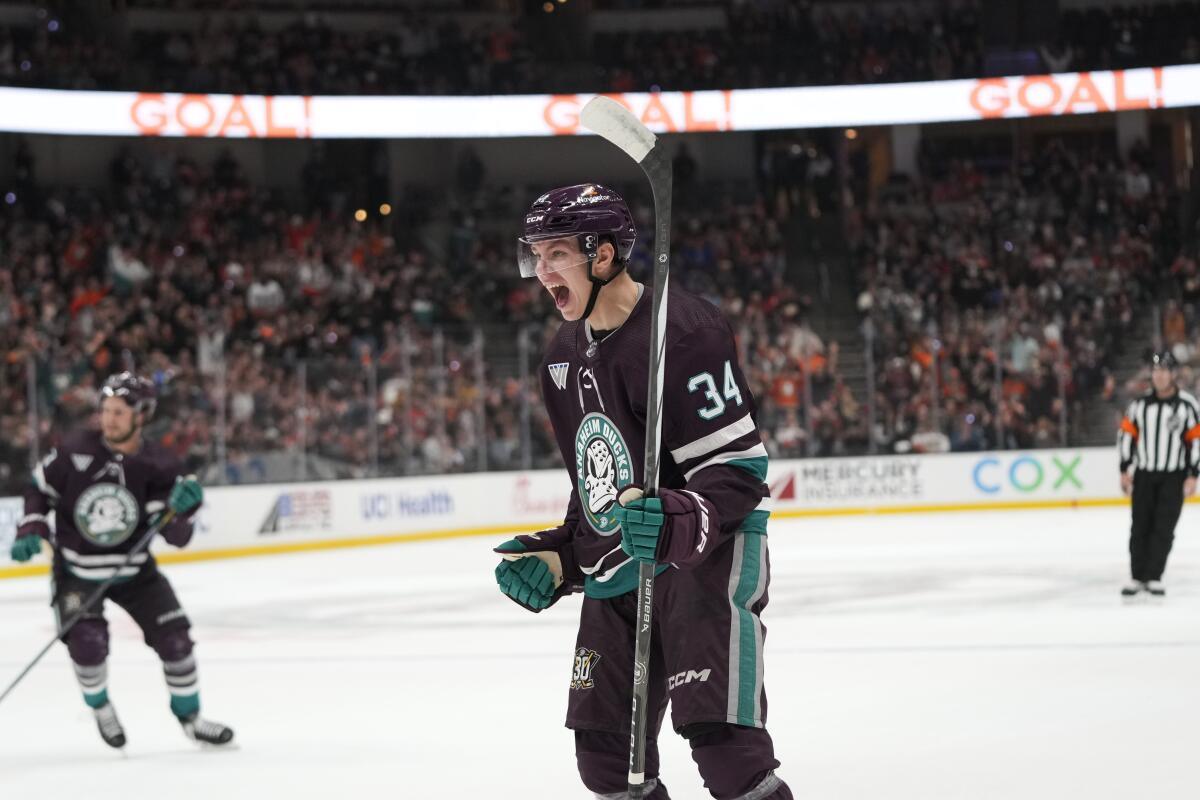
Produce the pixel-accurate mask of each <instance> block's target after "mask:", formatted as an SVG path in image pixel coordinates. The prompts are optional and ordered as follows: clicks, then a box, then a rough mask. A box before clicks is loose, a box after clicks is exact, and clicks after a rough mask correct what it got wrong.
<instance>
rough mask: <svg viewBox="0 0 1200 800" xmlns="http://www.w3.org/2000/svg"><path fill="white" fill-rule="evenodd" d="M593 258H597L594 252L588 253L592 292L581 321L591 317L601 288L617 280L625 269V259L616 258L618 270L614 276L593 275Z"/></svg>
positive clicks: (589, 278) (589, 279)
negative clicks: (600, 276) (599, 276)
mask: <svg viewBox="0 0 1200 800" xmlns="http://www.w3.org/2000/svg"><path fill="white" fill-rule="evenodd" d="M593 260H595V255H594V254H592V253H589V254H588V281H590V282H592V293H590V294H589V295H588V305H587V307H586V308H584V309H583V315H582V317H580V321H582V320H584V319H587V318H588V317H590V315H592V309H594V308H595V307H596V300H599V299H600V289H602V288H604V287H606V285H608V284H610V283H612V282H613V281H616V279H617V276H618V275H620V273H622V272H624V271H625V261H620V260H614V263H616V264H617V271H616V272H613V273H612V277H610V278H608V279H605V278H598V277H596V276H595V275H593V273H592V261H593Z"/></svg>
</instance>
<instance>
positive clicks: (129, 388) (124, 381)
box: [100, 370, 158, 422]
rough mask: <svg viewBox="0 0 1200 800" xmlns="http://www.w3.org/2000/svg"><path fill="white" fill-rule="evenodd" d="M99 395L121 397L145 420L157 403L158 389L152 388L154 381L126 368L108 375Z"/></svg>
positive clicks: (148, 419)
mask: <svg viewBox="0 0 1200 800" xmlns="http://www.w3.org/2000/svg"><path fill="white" fill-rule="evenodd" d="M100 396H101V398H104V397H119V398H121V399H122V400H124V401H125V402H126V403H128V404H129V406H130V407H131V408H132V409H133V410H134V411H138V412H141V413H142V414H143V415H144V416H143V419H144V420H145V421H146V422H149V421H150V418H151V417H153V416H154V409H155V407H156V406H157V405H158V391H157V390H156V389H155V388H154V382H153V381H151V380H150V379H148V378H142V377H139V376H138V375H134V374H133V373H132V372H129V371H128V370H127V371H125V372H118V373H117V374H115V375H110V376H109V377H108V380H106V381H105V382H104V388H102V389H101V390H100Z"/></svg>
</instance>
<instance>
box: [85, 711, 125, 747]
mask: <svg viewBox="0 0 1200 800" xmlns="http://www.w3.org/2000/svg"><path fill="white" fill-rule="evenodd" d="M92 711H93V713H94V714H95V715H96V727H97V728H99V729H100V736H101V738H103V739H104V743H105V744H107V745H108V746H109V747H115V748H117V749H118V750H120V749H121V748H122V747H124V746H125V729H124V728H123V727H121V720H119V719H117V710H116V709H115V708H113V705H112V703H105V704H104V705H102V706H100V707H99V708H95V709H92Z"/></svg>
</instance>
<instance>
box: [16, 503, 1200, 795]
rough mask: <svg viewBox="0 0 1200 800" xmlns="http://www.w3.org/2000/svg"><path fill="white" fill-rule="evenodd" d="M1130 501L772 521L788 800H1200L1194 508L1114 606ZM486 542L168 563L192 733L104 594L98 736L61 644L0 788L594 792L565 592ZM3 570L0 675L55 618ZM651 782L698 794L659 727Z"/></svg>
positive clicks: (772, 638) (772, 647)
mask: <svg viewBox="0 0 1200 800" xmlns="http://www.w3.org/2000/svg"><path fill="white" fill-rule="evenodd" d="M1127 519H1128V510H1127V509H1126V508H1107V509H1089V510H1075V511H1072V510H1061V511H1036V512H1035V511H1018V512H1009V513H999V512H976V513H951V514H936V515H925V516H920V515H903V516H872V517H841V518H839V517H830V518H823V519H806V520H802V521H778V520H777V521H773V522H772V523H771V528H770V530H771V538H770V548H771V557H772V564H773V580H772V584H771V589H770V593H771V602H770V605H769V607H768V609H767V613H766V615H765V621H766V624H767V627H768V629H769V634H768V636H767V674H766V685H767V691H768V695H769V697H770V705H771V712H770V721H769V722H770V729H771V731H772V733H773V734H774V736H775V741H776V747H777V753H778V755H779V756H780V758H781V760H782V761H783V767H782V769H781V770H780V774H781V775H782V776H783V777H784V778H785V779H786V780H787V781H788V782H789V783H790V784H791V786H792V787H793V790H794V791H795V792H796V797H797V798H798V800H799V799H800V798H821V799H822V800H825V799H828V798H846V799H847V800H867V799H869V800H876V799H881V798H888V799H889V800H917V798H920V800H940V799H941V798H963V799H964V800H984V799H985V798H996V799H997V800H999V799H1001V798H1003V799H1004V800H1033V798H1055V800H1064V799H1070V800H1099V799H1100V798H1113V799H1114V800H1115V799H1116V798H1121V800H1127V799H1128V798H1147V799H1148V800H1149V799H1150V798H1153V800H1171V799H1172V798H1180V800H1184V799H1185V798H1196V797H1200V535H1198V534H1197V526H1198V525H1200V509H1198V508H1196V507H1194V506H1193V507H1189V508H1188V509H1186V510H1185V512H1184V516H1183V519H1182V521H1181V522H1180V526H1179V538H1178V539H1177V541H1176V548H1175V551H1174V553H1173V554H1172V558H1171V563H1170V566H1169V569H1168V573H1167V585H1168V590H1169V596H1168V599H1167V601H1166V602H1165V603H1163V604H1161V605H1149V604H1139V605H1135V606H1123V605H1122V604H1121V603H1120V601H1119V599H1118V597H1117V590H1118V587H1119V585H1120V583H1121V582H1122V581H1123V580H1124V578H1125V577H1126V563H1127V559H1126V554H1125V547H1126V535H1127V534H1126V531H1127V528H1128V525H1127ZM492 542H493V540H492V539H479V538H473V539H459V540H451V541H443V542H431V543H424V544H406V545H396V546H390V547H379V548H367V549H354V550H335V551H326V552H316V553H306V554H297V555H287V556H273V557H262V558H248V559H240V560H236V561H225V562H204V563H195V564H180V565H169V566H167V567H165V569H166V571H167V573H168V575H169V576H170V577H171V580H172V581H173V582H174V584H175V586H176V589H177V591H178V593H179V596H180V597H181V599H182V600H183V603H184V606H185V608H186V609H187V610H188V612H189V614H190V616H191V618H192V620H193V623H194V624H195V630H194V635H195V638H196V639H197V641H198V642H199V644H198V647H197V655H198V657H199V664H200V677H201V687H202V698H203V702H204V710H205V713H206V715H207V716H210V717H212V718H214V719H218V720H220V721H223V722H226V723H228V724H230V725H232V726H233V727H235V728H236V730H237V736H238V747H237V749H236V750H232V751H227V752H225V751H216V750H200V749H198V748H197V747H196V746H195V745H193V744H191V743H190V742H188V741H187V740H186V739H184V737H183V735H182V733H181V732H180V730H179V726H178V725H177V724H176V723H175V721H174V720H173V718H172V717H171V716H170V714H169V712H168V710H167V692H166V689H165V687H164V685H163V680H162V676H161V672H160V669H159V664H158V662H157V661H156V660H155V657H154V655H153V653H152V652H151V651H150V650H149V649H147V648H146V647H145V646H143V645H142V644H141V639H140V635H139V633H138V632H137V629H136V628H135V627H134V626H133V623H132V622H130V621H129V619H128V618H127V617H125V615H124V613H123V612H121V611H120V610H119V609H116V608H114V607H111V606H110V610H109V618H110V622H111V624H112V632H113V639H114V641H113V654H112V656H111V659H110V694H111V697H112V699H113V702H114V703H115V704H116V707H117V709H118V711H119V713H120V716H121V719H122V721H123V722H124V724H125V727H126V731H127V734H128V737H129V745H128V747H127V748H126V751H125V753H124V754H121V753H118V752H116V751H113V750H110V749H108V748H107V747H106V746H105V745H104V744H103V742H102V741H101V740H100V737H99V735H98V734H97V732H96V730H95V727H94V723H93V722H92V719H91V715H90V713H89V712H88V710H87V709H86V708H85V706H84V705H83V703H82V701H81V699H80V696H79V692H78V690H77V688H76V685H75V680H74V676H73V674H72V672H71V669H70V665H69V663H68V660H67V656H66V652H65V649H64V648H61V647H57V648H55V650H54V651H52V653H51V654H50V655H49V656H47V658H46V659H45V661H44V662H43V663H42V664H41V665H40V666H39V667H38V668H37V669H36V670H35V671H34V673H33V674H32V675H30V677H29V678H27V679H26V681H25V683H24V684H22V686H21V687H20V688H19V689H18V690H17V692H16V693H15V694H14V695H13V696H12V697H10V698H9V699H8V700H7V701H6V702H5V703H4V704H3V705H0V798H5V800H8V799H9V798H13V799H14V800H15V799H16V798H20V800H25V799H26V798H29V799H30V800H33V799H34V798H36V799H37V800H58V798H62V799H63V800H67V799H68V798H69V799H70V800H80V798H86V800H101V799H102V798H114V799H115V798H120V799H121V800H135V799H136V798H170V799H171V800H183V799H184V798H202V797H203V798H214V797H220V798H229V799H230V800H232V799H233V798H276V797H280V798H282V797H286V798H289V800H291V799H292V798H318V797H319V798H329V797H335V798H340V800H351V798H376V797H379V798H441V797H445V798H488V799H489V800H535V799H536V800H542V799H543V798H581V799H582V798H588V797H590V795H589V793H588V792H586V791H585V790H584V789H583V788H582V787H581V786H580V785H579V783H578V779H577V777H576V773H575V766H574V755H573V748H572V737H571V734H570V733H569V732H568V731H567V730H565V729H564V728H563V727H562V716H563V708H564V705H565V700H566V694H567V683H568V680H569V676H570V671H571V664H572V647H573V641H574V625H575V620H576V616H577V612H578V598H570V599H568V600H566V601H564V602H562V603H560V604H559V605H558V606H556V607H555V608H553V609H551V610H550V611H548V612H545V613H542V614H540V615H533V614H529V613H527V612H524V611H522V610H521V609H520V608H518V607H517V606H516V605H514V604H512V603H510V602H509V601H508V600H506V599H505V598H503V597H502V596H501V595H500V594H499V593H498V592H497V590H496V589H495V585H494V583H493V579H492V567H493V565H494V563H495V560H496V559H495V557H494V556H493V555H492V553H491V552H490V551H489V547H490V545H491V544H492ZM48 592H49V589H48V580H47V579H46V578H26V579H17V580H9V581H0V618H2V619H3V625H2V626H0V684H7V683H8V681H9V680H11V678H12V677H13V676H14V675H15V674H16V672H17V671H18V670H19V669H20V668H21V666H23V665H24V663H25V662H26V661H27V660H28V659H29V658H30V657H32V655H33V654H34V653H35V652H36V651H37V649H38V648H39V647H40V646H41V645H42V644H43V643H44V642H45V640H46V639H48V638H49V637H50V636H51V635H52V634H53V627H52V626H53V621H52V617H51V614H50V611H49V609H48V608H47V605H46V604H47V601H48ZM662 751H663V777H664V779H665V781H666V783H667V785H668V786H669V787H670V788H671V791H672V797H674V798H677V800H687V799H688V798H694V799H696V800H698V799H699V798H706V797H708V794H707V792H705V791H704V790H703V788H702V787H701V785H700V782H699V779H698V778H697V777H696V775H695V771H694V769H693V765H692V763H691V760H690V758H689V756H688V752H687V748H686V745H685V744H684V743H683V742H682V741H681V740H679V739H677V738H676V737H675V736H674V735H673V734H672V733H670V732H667V733H664V736H663V739H662Z"/></svg>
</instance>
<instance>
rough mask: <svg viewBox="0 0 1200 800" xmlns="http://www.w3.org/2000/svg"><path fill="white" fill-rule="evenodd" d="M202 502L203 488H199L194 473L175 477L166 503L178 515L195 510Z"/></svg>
mask: <svg viewBox="0 0 1200 800" xmlns="http://www.w3.org/2000/svg"><path fill="white" fill-rule="evenodd" d="M203 502H204V489H203V488H201V486H200V482H199V481H197V480H196V476H195V475H186V476H184V475H181V476H180V477H178V478H176V479H175V485H174V486H172V487H171V495H170V497H168V498H167V505H168V506H169V507H170V508H171V510H172V511H174V512H175V513H176V514H177V515H178V516H181V517H182V516H184V515H185V514H189V513H191V512H192V511H195V510H196V509H197V508H199V507H200V504H201V503H203Z"/></svg>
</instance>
